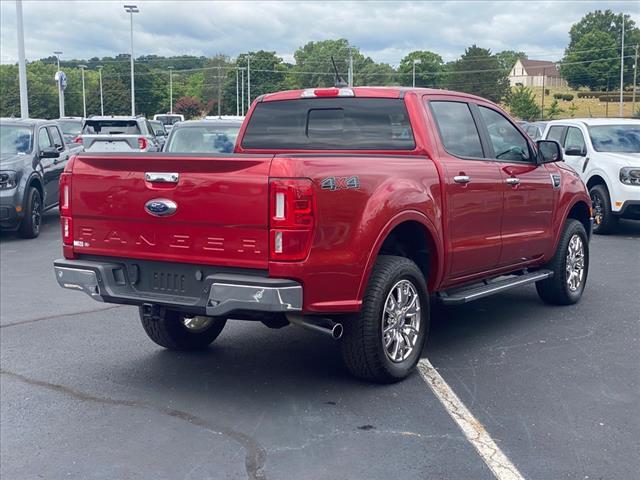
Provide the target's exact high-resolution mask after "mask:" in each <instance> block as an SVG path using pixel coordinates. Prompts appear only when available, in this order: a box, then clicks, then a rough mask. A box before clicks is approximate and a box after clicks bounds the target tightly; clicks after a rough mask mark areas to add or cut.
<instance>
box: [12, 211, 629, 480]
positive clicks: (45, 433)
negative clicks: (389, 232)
mask: <svg viewBox="0 0 640 480" xmlns="http://www.w3.org/2000/svg"><path fill="white" fill-rule="evenodd" d="M60 256H61V248H60V240H59V227H58V220H57V214H56V213H55V212H51V213H49V214H47V215H46V216H45V223H44V226H43V231H42V234H41V236H40V237H39V238H38V239H35V240H22V239H19V238H18V237H17V236H16V235H14V234H11V233H2V234H0V367H1V372H2V373H1V376H0V477H2V478H3V479H33V478H47V479H49V478H51V479H62V478H78V479H116V478H117V479H120V478H122V479H125V478H126V479H130V478H131V479H182V478H184V479H189V478H191V479H205V478H211V479H236V478H238V479H245V478H249V479H264V478H268V479H331V480H339V479H381V480H387V479H393V478H412V479H413V478H416V479H417V478H420V479H438V480H440V479H443V480H447V479H452V480H457V479H473V480H475V479H491V478H494V477H493V474H492V472H491V471H490V470H489V468H488V467H487V466H486V465H485V463H484V462H483V460H482V459H481V457H480V456H479V455H478V454H477V452H476V451H475V449H474V447H473V446H472V445H471V444H470V443H469V442H468V440H467V439H466V437H465V435H464V434H463V433H462V431H461V430H460V429H459V428H458V426H457V425H456V423H455V422H454V421H453V420H452V419H451V417H450V416H449V414H448V413H447V411H446V409H445V408H444V406H443V405H442V404H441V403H440V401H439V400H438V398H437V397H436V396H435V395H434V393H433V392H432V391H431V390H430V388H429V387H428V386H427V385H426V384H425V383H424V382H423V380H422V378H421V377H420V375H418V374H414V375H412V376H411V377H410V378H409V379H407V380H406V381H404V382H402V383H399V384H396V385H390V386H380V385H370V384H367V383H364V382H361V381H358V380H354V379H353V378H351V377H350V376H349V374H348V373H347V372H346V370H345V368H344V367H343V366H342V364H341V361H340V357H339V350H338V346H337V343H336V342H334V341H332V340H330V339H328V338H325V337H322V336H318V335H317V334H314V333H312V332H307V331H305V330H301V329H299V328H297V327H293V326H291V327H286V328H284V329H281V330H270V329H268V328H266V327H264V326H263V325H261V324H257V323H249V322H229V323H228V324H227V327H226V328H225V331H224V332H223V333H222V335H221V336H220V338H218V339H217V340H216V342H215V343H214V344H213V345H212V347H211V348H210V349H209V350H207V351H204V352H197V353H175V352H168V351H165V350H163V349H161V348H160V347H157V346H156V345H155V344H153V343H152V342H151V341H150V340H149V339H148V338H147V337H146V335H145V333H144V331H143V330H142V327H141V326H140V323H139V320H138V317H137V311H136V309H134V308H132V307H124V306H113V305H108V304H101V303H98V302H95V301H93V300H91V299H90V298H89V297H87V296H85V295H84V294H82V293H79V292H73V291H67V290H63V289H61V288H59V287H58V285H57V283H56V281H55V279H54V276H53V272H52V266H51V264H52V261H53V260H54V259H55V258H58V257H60ZM639 263H640V223H632V222H625V223H624V224H623V226H622V229H621V231H620V232H619V233H618V234H616V235H612V236H606V237H602V236H596V237H594V239H593V241H592V243H591V271H590V274H589V280H588V284H587V288H586V291H585V293H584V296H583V299H582V301H581V302H580V303H579V304H578V305H575V306H570V307H550V306H546V305H544V304H542V303H541V302H540V301H539V300H538V297H537V295H536V293H535V289H534V288H532V287H524V288H520V289H517V290H514V291H512V292H508V293H505V294H502V295H499V296H495V297H491V298H487V299H484V300H479V301H477V302H474V303H471V304H469V305H465V306H460V307H448V308H443V307H439V306H434V309H433V312H432V317H433V318H432V322H433V323H432V329H431V336H430V339H429V342H428V344H427V347H426V349H425V352H424V356H426V357H428V358H429V360H430V361H431V363H432V364H433V365H434V366H435V367H436V368H437V369H438V371H439V373H440V374H441V375H442V377H443V378H444V379H445V380H446V382H447V383H448V384H449V386H450V387H451V388H452V389H453V390H454V392H455V393H456V394H457V396H458V397H459V398H460V400H461V401H462V402H463V403H464V404H465V405H466V407H467V408H468V409H469V410H470V411H471V413H472V414H473V415H474V416H475V417H476V418H477V419H478V420H479V421H480V422H481V423H482V425H483V426H484V427H485V428H486V430H487V432H488V433H489V434H490V435H491V437H492V438H493V440H494V441H495V443H496V444H497V445H498V446H499V448H500V449H501V450H502V451H503V452H504V453H505V454H506V455H507V457H508V458H509V460H510V461H511V462H512V463H513V464H514V465H515V466H516V467H517V468H518V470H519V471H520V473H521V474H522V476H523V477H525V478H527V479H540V480H547V479H583V480H584V479H602V480H606V479H616V480H617V479H635V478H638V473H637V472H639V471H640V456H639V455H638V452H639V451H640V415H638V411H639V410H640V408H639V407H640V368H639V367H640V348H639V345H638V343H639V339H640V267H639Z"/></svg>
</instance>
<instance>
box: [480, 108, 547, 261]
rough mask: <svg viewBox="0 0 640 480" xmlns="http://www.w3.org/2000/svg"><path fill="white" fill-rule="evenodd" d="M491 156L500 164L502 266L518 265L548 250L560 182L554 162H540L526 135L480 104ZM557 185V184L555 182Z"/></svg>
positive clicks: (498, 114)
mask: <svg viewBox="0 0 640 480" xmlns="http://www.w3.org/2000/svg"><path fill="white" fill-rule="evenodd" d="M478 110H479V113H480V117H481V118H482V121H483V124H484V127H485V129H486V130H485V132H486V134H487V140H488V142H487V143H488V144H489V145H488V146H489V150H490V151H491V154H490V156H491V158H494V159H495V160H496V161H497V162H499V165H500V174H501V177H502V179H501V181H502V191H503V192H504V209H503V215H502V229H501V232H502V233H501V234H502V252H501V254H500V260H499V265H501V266H506V265H516V264H519V263H526V262H527V261H530V260H533V259H536V258H539V257H541V256H543V255H546V254H548V253H549V251H550V250H551V248H552V245H553V232H552V217H553V207H554V202H555V198H556V194H557V192H558V191H559V190H558V187H559V181H558V182H557V183H554V177H553V176H552V174H553V173H554V172H556V169H555V167H554V166H553V165H550V166H548V165H538V164H537V161H536V158H535V151H534V149H533V148H532V146H531V145H530V144H529V141H528V140H527V138H526V137H525V136H524V135H522V134H521V133H520V131H519V130H518V129H517V128H516V127H515V126H514V125H513V124H512V123H511V122H510V121H509V120H508V119H507V118H506V117H505V116H503V115H502V114H501V113H500V112H498V111H497V110H494V109H492V108H489V107H485V106H479V107H478ZM556 184H557V185H558V187H556V186H555V185H556Z"/></svg>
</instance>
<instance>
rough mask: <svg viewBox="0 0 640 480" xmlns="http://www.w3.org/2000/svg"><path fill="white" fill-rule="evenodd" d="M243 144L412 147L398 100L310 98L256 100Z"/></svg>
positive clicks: (312, 147)
mask: <svg viewBox="0 0 640 480" xmlns="http://www.w3.org/2000/svg"><path fill="white" fill-rule="evenodd" d="M242 147H243V148H247V149H265V150H294V149H295V150H413V149H414V148H415V141H414V138H413V131H412V130H411V124H410V123H409V115H408V114H407V109H406V107H405V105H404V101H403V100H401V99H392V98H311V99H300V100H282V101H276V102H264V103H258V105H257V106H256V108H255V110H254V112H253V115H251V118H250V119H249V124H248V125H247V129H246V131H245V134H244V137H243V138H242Z"/></svg>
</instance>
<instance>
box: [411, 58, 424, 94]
mask: <svg viewBox="0 0 640 480" xmlns="http://www.w3.org/2000/svg"><path fill="white" fill-rule="evenodd" d="M421 63H422V60H420V59H419V58H414V59H413V75H412V77H413V82H412V85H413V88H416V65H419V64H421Z"/></svg>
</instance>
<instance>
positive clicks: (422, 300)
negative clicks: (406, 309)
mask: <svg viewBox="0 0 640 480" xmlns="http://www.w3.org/2000/svg"><path fill="white" fill-rule="evenodd" d="M404 280H407V281H408V282H410V284H411V285H413V287H414V288H415V291H416V293H417V299H418V300H419V304H418V307H420V324H419V328H418V329H417V330H418V333H417V335H416V336H415V344H414V346H413V349H412V350H411V351H410V353H409V352H407V353H408V356H407V358H405V359H402V360H400V361H397V362H394V361H392V360H391V359H390V358H389V354H388V353H387V352H386V348H385V346H384V344H383V342H384V336H383V321H385V320H383V315H384V309H385V303H386V302H387V300H388V297H389V296H390V295H391V290H392V289H393V287H394V286H396V285H397V284H398V283H399V282H401V281H404ZM405 285H406V284H405ZM406 301H408V300H406ZM384 318H388V317H384ZM405 321H406V320H403V323H404V322H405ZM343 326H344V334H343V336H342V340H341V350H342V357H343V359H344V362H345V364H346V366H347V368H348V369H349V371H350V372H351V373H352V374H353V375H355V376H356V377H358V378H362V379H366V380H372V381H375V382H380V383H393V382H397V381H399V380H402V379H403V378H405V377H406V376H407V375H409V373H411V371H412V370H413V368H414V367H415V366H416V364H417V363H418V360H419V359H420V355H421V353H422V349H423V347H424V342H425V340H426V338H427V334H428V331H429V295H428V293H427V285H426V282H425V279H424V276H423V275H422V272H421V271H420V269H419V268H418V266H417V265H416V264H415V263H414V262H412V261H411V260H409V259H407V258H404V257H395V256H386V255H381V256H380V257H378V260H377V261H376V264H375V266H374V268H373V272H372V274H371V278H370V279H369V284H368V286H367V290H366V292H365V295H364V299H363V302H362V310H361V311H360V313H359V314H357V315H354V316H353V317H351V318H349V319H346V320H345V321H344V322H343ZM389 335H391V334H389ZM388 338H391V337H388ZM409 340H411V339H409ZM395 341H397V340H395Z"/></svg>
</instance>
